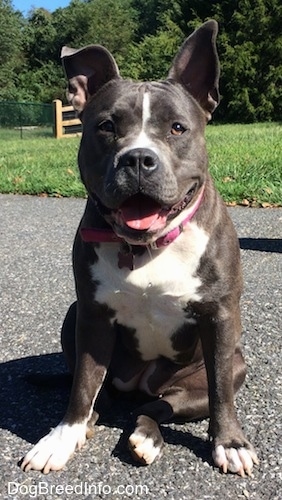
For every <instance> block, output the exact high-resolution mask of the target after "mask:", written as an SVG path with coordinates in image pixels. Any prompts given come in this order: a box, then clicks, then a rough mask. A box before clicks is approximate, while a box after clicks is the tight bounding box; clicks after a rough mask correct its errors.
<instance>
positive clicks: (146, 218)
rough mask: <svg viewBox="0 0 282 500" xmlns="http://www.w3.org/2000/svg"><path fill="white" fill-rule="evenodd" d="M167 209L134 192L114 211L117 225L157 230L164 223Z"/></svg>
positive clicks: (140, 229) (143, 229)
mask: <svg viewBox="0 0 282 500" xmlns="http://www.w3.org/2000/svg"><path fill="white" fill-rule="evenodd" d="M167 213H168V211H167V210H165V209H163V208H162V207H161V205H160V204H159V203H158V202H156V201H155V200H153V199H151V198H149V197H147V196H144V195H142V194H136V195H134V196H131V197H130V198H128V199H127V200H126V201H125V202H124V203H123V204H122V205H121V206H120V207H119V209H118V210H117V211H116V212H115V214H114V218H115V221H116V223H117V224H118V225H119V226H124V225H125V226H127V227H128V228H130V229H134V230H136V231H150V232H151V231H159V230H160V229H162V228H163V227H164V226H165V225H166V221H167Z"/></svg>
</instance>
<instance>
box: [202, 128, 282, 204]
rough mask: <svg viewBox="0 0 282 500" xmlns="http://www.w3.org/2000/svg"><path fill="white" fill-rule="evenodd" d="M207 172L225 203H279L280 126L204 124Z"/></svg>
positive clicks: (281, 194) (281, 195)
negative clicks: (205, 125)
mask: <svg viewBox="0 0 282 500" xmlns="http://www.w3.org/2000/svg"><path fill="white" fill-rule="evenodd" d="M206 137H207V145H208V152H209V162H210V171H211V174H212V176H213V178H214V180H215V184H216V186H217V188H218V190H219V192H220V193H221V195H222V197H223V199H224V200H225V201H226V202H237V203H242V202H243V204H244V205H248V204H250V205H254V206H263V205H265V206H267V204H268V203H269V204H275V205H281V204H282V127H281V126H280V125H278V124H276V123H261V124H252V125H219V126H209V127H207V134H206Z"/></svg>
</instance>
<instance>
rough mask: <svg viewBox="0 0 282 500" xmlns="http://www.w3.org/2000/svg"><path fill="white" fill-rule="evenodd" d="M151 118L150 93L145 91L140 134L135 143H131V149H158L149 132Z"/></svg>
mask: <svg viewBox="0 0 282 500" xmlns="http://www.w3.org/2000/svg"><path fill="white" fill-rule="evenodd" d="M150 118H151V103H150V93H149V92H144V95H143V103H142V125H141V130H140V132H139V135H138V136H137V137H136V139H135V141H134V142H133V144H131V145H130V149H135V148H148V149H152V150H153V151H155V152H157V151H156V148H155V146H154V143H153V141H152V140H151V139H150V137H149V136H148V134H147V130H148V122H149V120H150Z"/></svg>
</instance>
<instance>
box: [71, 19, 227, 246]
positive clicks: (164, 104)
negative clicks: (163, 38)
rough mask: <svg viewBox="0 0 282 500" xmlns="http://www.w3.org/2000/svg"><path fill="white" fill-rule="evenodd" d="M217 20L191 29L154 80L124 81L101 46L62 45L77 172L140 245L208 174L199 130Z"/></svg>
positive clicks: (208, 104) (213, 97)
mask: <svg viewBox="0 0 282 500" xmlns="http://www.w3.org/2000/svg"><path fill="white" fill-rule="evenodd" d="M216 34H217V23H216V22H215V21H208V22H206V23H205V24H203V25H202V26H201V27H200V28H199V29H197V30H196V31H195V32H194V33H192V35H191V36H189V38H187V40H186V41H185V42H184V44H183V46H182V47H181V49H180V51H179V53H178V54H177V56H176V57H175V59H174V62H173V64H172V67H171V69H170V71H169V74H168V78H167V80H165V81H159V82H154V81H153V82H142V83H134V82H131V81H129V80H124V79H122V78H121V77H120V75H119V70H118V67H117V65H116V62H115V60H114V59H113V57H112V55H111V54H110V53H109V52H108V51H107V50H106V49H105V48H104V47H101V46H97V45H91V46H87V47H84V48H82V49H79V50H74V49H70V48H69V47H63V49H62V60H63V65H64V69H65V72H66V75H67V78H68V80H69V87H68V98H69V100H70V102H71V103H72V104H73V106H74V108H75V109H76V110H77V112H78V113H79V114H80V117H81V120H82V123H83V135H82V140H81V145H80V151H79V168H80V172H81V178H82V180H83V182H84V184H85V186H86V189H87V191H88V193H89V195H90V196H91V197H92V198H94V199H95V201H96V202H97V204H98V207H99V210H100V212H101V213H102V214H103V215H104V217H105V218H106V220H107V222H109V223H110V224H111V225H112V227H113V229H114V230H115V232H116V233H117V234H118V235H119V236H121V237H123V238H124V239H126V240H127V241H129V242H131V243H138V244H142V243H143V244H145V243H147V242H150V241H153V240H154V239H156V238H158V237H159V236H160V235H162V234H163V233H164V231H165V230H166V228H167V227H168V225H169V224H170V222H171V221H172V219H174V218H175V217H177V216H178V215H179V213H180V212H181V211H183V210H186V209H187V210H189V208H190V207H191V206H192V205H193V204H194V203H195V200H196V199H197V196H198V193H199V191H200V189H202V187H203V185H204V183H205V179H206V174H207V164H208V161H207V154H206V148H205V139H204V129H205V125H206V122H207V121H208V120H209V119H210V117H211V113H212V112H213V110H214V109H215V108H216V106H217V104H218V101H219V95H218V79H219V64H218V57H217V51H216V45H215V39H216Z"/></svg>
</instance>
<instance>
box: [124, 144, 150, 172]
mask: <svg viewBox="0 0 282 500" xmlns="http://www.w3.org/2000/svg"><path fill="white" fill-rule="evenodd" d="M119 166H122V167H131V168H134V169H136V170H142V171H143V172H144V173H148V174H149V173H151V172H153V171H154V170H156V169H157V168H158V166H159V157H158V155H157V154H156V153H155V152H154V151H152V150H151V149H147V148H136V149H131V150H130V151H128V152H127V153H125V154H124V155H122V156H121V158H120V160H119Z"/></svg>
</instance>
